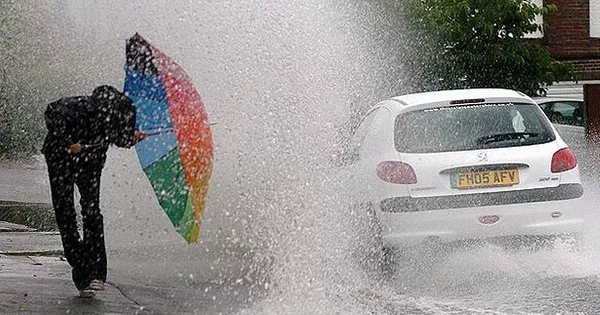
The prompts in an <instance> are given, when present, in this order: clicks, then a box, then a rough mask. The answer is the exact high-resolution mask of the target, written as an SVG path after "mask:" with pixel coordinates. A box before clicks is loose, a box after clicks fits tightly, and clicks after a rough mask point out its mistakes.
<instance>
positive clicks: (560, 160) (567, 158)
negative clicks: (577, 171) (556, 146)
mask: <svg viewBox="0 0 600 315" xmlns="http://www.w3.org/2000/svg"><path fill="white" fill-rule="evenodd" d="M576 166H577V158H576V157H575V154H573V152H571V149H569V148H564V149H561V150H558V151H557V152H556V153H554V156H552V164H551V166H550V171H551V172H552V173H561V172H566V171H568V170H572V169H574V168H575V167H576Z"/></svg>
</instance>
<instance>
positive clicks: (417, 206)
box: [379, 184, 583, 212]
mask: <svg viewBox="0 0 600 315" xmlns="http://www.w3.org/2000/svg"><path fill="white" fill-rule="evenodd" d="M581 196H583V187H582V186H581V184H562V185H558V186H557V187H549V188H539V189H528V190H517V191H509V192H497V193H484V194H468V195H452V196H441V197H425V198H412V197H394V198H387V199H384V200H383V201H381V203H380V205H379V206H380V208H381V211H383V212H413V211H424V210H438V209H454V208H466V207H484V206H494V205H509V204H521V203H536V202H543V201H555V200H569V199H575V198H579V197H581Z"/></svg>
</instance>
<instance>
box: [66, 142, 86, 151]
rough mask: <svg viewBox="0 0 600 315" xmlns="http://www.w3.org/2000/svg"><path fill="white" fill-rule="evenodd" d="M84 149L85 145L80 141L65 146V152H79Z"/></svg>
mask: <svg viewBox="0 0 600 315" xmlns="http://www.w3.org/2000/svg"><path fill="white" fill-rule="evenodd" d="M84 149H85V145H83V144H81V143H75V144H71V145H70V146H69V147H68V148H67V152H69V153H81V152H82V151H83V150H84Z"/></svg>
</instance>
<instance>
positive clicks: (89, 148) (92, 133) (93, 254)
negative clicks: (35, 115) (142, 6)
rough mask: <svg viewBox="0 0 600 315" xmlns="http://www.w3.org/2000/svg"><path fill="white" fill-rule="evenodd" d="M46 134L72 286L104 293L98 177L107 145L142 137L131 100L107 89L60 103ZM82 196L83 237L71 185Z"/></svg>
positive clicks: (50, 112) (48, 115) (52, 108)
mask: <svg viewBox="0 0 600 315" xmlns="http://www.w3.org/2000/svg"><path fill="white" fill-rule="evenodd" d="M45 119H46V126H47V128H48V134H47V136H46V139H45V142H44V147H43V149H42V153H43V154H44V156H45V158H46V163H47V165H48V175H49V177H50V188H51V192H52V203H53V205H54V211H55V215H56V222H57V224H58V228H59V230H60V235H61V238H62V243H63V248H64V251H65V257H66V259H67V261H68V262H69V264H70V265H71V267H72V275H73V282H75V286H76V287H77V289H78V290H79V291H80V293H81V295H82V296H84V297H91V296H93V295H94V294H93V293H94V291H101V290H104V282H105V281H106V250H105V246H104V225H103V217H102V214H101V213H100V207H99V205H100V177H101V175H102V169H103V168H104V163H105V161H106V151H107V150H108V147H109V145H111V144H113V145H116V146H118V147H126V148H130V147H132V146H133V145H134V144H135V143H136V142H137V141H139V140H141V139H142V138H144V135H143V134H142V133H139V132H137V131H136V130H135V108H134V106H133V103H132V100H131V99H130V98H128V97H127V96H126V95H124V94H123V93H121V92H120V91H118V90H117V89H115V88H113V87H111V86H99V87H97V88H96V89H94V91H93V92H92V95H91V96H78V97H69V98H63V99H60V100H58V101H55V102H53V103H50V104H49V105H48V107H47V109H46V112H45ZM75 185H77V188H78V190H79V192H80V195H81V199H80V204H81V214H82V217H83V238H82V239H80V235H79V232H78V230H77V216H76V212H75V207H74V203H73V194H74V186H75Z"/></svg>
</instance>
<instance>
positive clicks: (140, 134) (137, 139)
mask: <svg viewBox="0 0 600 315" xmlns="http://www.w3.org/2000/svg"><path fill="white" fill-rule="evenodd" d="M133 135H134V136H133V137H134V139H135V143H138V142H140V141H142V140H144V139H146V138H147V137H148V135H147V134H146V133H144V132H141V131H139V130H136V131H135V132H134V133H133Z"/></svg>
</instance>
